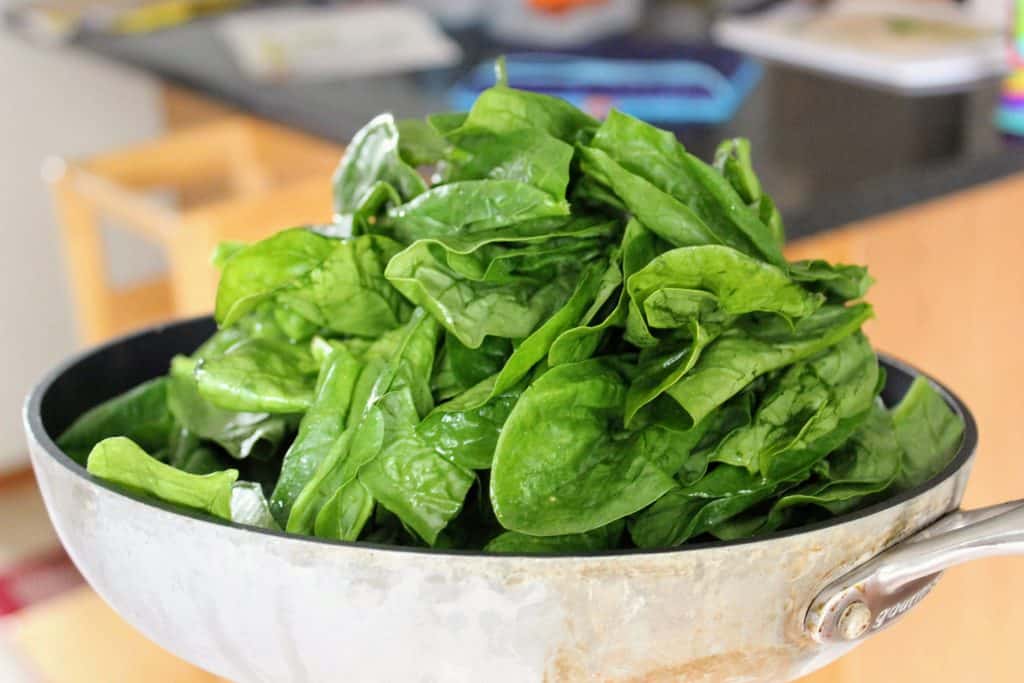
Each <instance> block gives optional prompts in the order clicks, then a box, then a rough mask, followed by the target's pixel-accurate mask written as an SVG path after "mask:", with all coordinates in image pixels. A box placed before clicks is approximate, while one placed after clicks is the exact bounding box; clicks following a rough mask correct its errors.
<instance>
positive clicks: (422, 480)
mask: <svg viewBox="0 0 1024 683" xmlns="http://www.w3.org/2000/svg"><path fill="white" fill-rule="evenodd" d="M372 410H373V411H374V412H377V413H378V414H379V415H380V420H381V422H382V424H383V445H382V446H381V448H380V450H379V451H378V452H377V453H376V454H375V455H374V456H373V457H372V458H370V459H369V460H368V462H366V464H364V465H363V466H362V468H360V470H359V482H360V483H361V484H363V486H365V487H366V489H367V490H368V491H369V492H370V493H371V494H372V495H373V497H374V498H375V499H376V500H377V501H378V502H379V503H380V504H381V505H383V506H384V507H386V508H387V509H388V510H391V511H392V512H394V513H395V514H396V515H398V517H399V518H400V519H401V520H402V522H403V523H405V524H407V525H408V526H410V527H411V528H412V529H414V530H415V531H416V533H417V534H418V535H419V536H420V537H421V538H422V539H423V540H424V541H426V542H427V543H428V544H431V545H433V543H434V542H435V541H436V539H437V535H438V534H439V533H440V532H441V530H442V529H444V528H445V526H447V525H448V522H450V521H451V520H452V519H453V518H454V517H455V515H456V514H458V512H459V510H460V509H461V508H462V503H463V500H464V499H465V496H466V493H467V492H468V491H469V488H470V486H471V485H472V484H473V475H472V474H471V473H470V472H469V471H467V470H465V469H463V468H462V467H459V466H457V465H455V464H453V463H451V462H449V461H448V460H447V459H445V458H443V457H441V456H440V455H439V454H438V453H436V452H435V450H434V448H433V447H432V445H431V444H429V443H428V442H426V441H424V440H423V439H422V438H420V434H419V433H418V432H417V431H416V425H417V423H418V421H419V418H418V415H417V413H416V410H415V405H414V404H413V401H412V399H411V395H410V392H408V391H397V392H391V393H389V394H386V395H385V396H383V397H382V398H381V400H380V401H378V402H377V403H376V404H375V405H374V407H373V409H372Z"/></svg>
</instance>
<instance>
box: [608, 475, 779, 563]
mask: <svg viewBox="0 0 1024 683" xmlns="http://www.w3.org/2000/svg"><path fill="white" fill-rule="evenodd" d="M786 486H787V483H786V482H782V483H780V482H776V481H771V480H767V481H766V480H764V479H762V478H761V477H759V476H757V475H753V474H750V472H748V471H747V470H745V469H744V468H742V467H733V466H731V465H718V466H716V467H714V468H713V469H712V470H711V471H710V472H708V474H707V476H705V477H703V478H702V479H700V480H699V481H697V482H696V483H695V484H692V485H691V486H687V487H681V488H674V489H672V490H670V491H669V492H668V493H666V494H665V495H664V496H662V497H661V498H659V499H658V501H657V502H655V503H654V505H652V506H650V507H649V508H647V509H646V510H644V511H643V512H641V513H640V514H638V515H636V516H634V517H633V518H632V519H630V520H629V525H628V527H629V534H630V536H631V537H632V539H633V542H634V543H635V544H636V545H637V546H638V547H640V548H671V547H673V546H677V545H679V544H681V543H684V542H686V541H687V540H689V539H691V538H693V537H694V536H699V535H700V534H702V533H705V532H707V531H709V530H710V529H712V528H715V527H718V526H720V525H721V524H723V523H724V522H725V521H727V520H729V519H732V518H733V517H736V516H737V515H739V514H740V513H742V512H744V511H745V510H748V509H750V508H751V507H753V506H754V505H757V504H758V503H760V502H762V501H765V500H768V499H769V498H771V497H772V496H773V495H775V494H776V492H777V491H778V490H779V489H784V488H785V487H786Z"/></svg>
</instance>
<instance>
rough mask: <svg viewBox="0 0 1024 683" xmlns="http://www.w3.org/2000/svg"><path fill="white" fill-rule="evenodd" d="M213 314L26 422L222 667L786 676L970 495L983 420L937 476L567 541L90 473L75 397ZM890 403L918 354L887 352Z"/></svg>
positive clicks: (124, 611) (828, 653) (108, 535)
mask: <svg viewBox="0 0 1024 683" xmlns="http://www.w3.org/2000/svg"><path fill="white" fill-rule="evenodd" d="M212 331H213V324H212V322H211V321H210V320H209V319H197V320H192V321H186V322H182V323H177V324H174V325H170V326H167V327H164V328H158V329H154V330H150V331H147V332H143V333H140V334H138V335H135V336H132V337H128V338H125V339H122V340H119V341H116V342H113V343H112V344H109V345H107V346H105V347H101V348H99V349H97V350H94V351H91V352H88V353H86V354H84V355H82V356H79V357H77V358H74V359H72V360H71V361H69V362H67V363H65V364H64V365H62V366H61V367H59V368H57V369H56V370H54V371H53V372H52V373H51V374H50V375H49V376H48V377H47V378H46V379H44V380H43V381H42V382H41V383H40V384H39V385H38V387H37V388H36V389H35V390H34V391H33V393H32V394H31V395H30V397H29V400H28V402H27V404H26V412H25V420H26V429H27V432H28V439H29V447H30V449H31V454H32V462H33V466H34V467H35V472H36V476H37V478H38V481H39V486H40V488H41V490H42V493H43V497H44V499H45V501H46V505H47V508H48V510H49V513H50V517H51V519H52V520H53V523H54V525H55V526H56V528H57V532H58V533H59V535H60V538H61V540H62V542H63V543H64V546H65V547H66V548H67V550H68V552H69V553H70V555H71V557H72V559H73V560H74V561H75V563H76V564H77V565H78V567H79V569H80V570H81V571H82V573H83V574H84V575H85V577H86V579H87V580H88V581H89V583H90V584H91V585H92V586H93V588H95V589H96V591H97V592H98V593H99V594H100V595H101V596H102V597H103V598H104V599H105V600H106V601H107V602H109V603H110V604H111V605H112V606H113V607H114V609H116V610H117V611H118V612H119V613H120V614H121V615H122V616H123V617H124V618H125V619H126V620H128V621H129V622H130V623H132V624H133V625H135V626H136V627H137V628H138V629H139V630H140V631H142V632H143V633H144V634H145V635H147V636H148V637H149V638H151V639H152V640H153V641H155V642H156V643H158V644H160V645H162V646H163V647H165V648H166V649H168V650H170V651H171V652H173V653H174V654H176V655H178V656H180V657H182V658H184V659H186V660H188V661H190V662H192V663H194V664H196V665H198V666H200V667H203V668H204V669H207V670H209V671H211V672H213V673H216V674H218V675H221V676H224V677H226V678H229V679H232V680H235V681H239V682H244V683H256V682H268V683H270V682H273V683H280V682H282V681H290V682H296V683H300V682H303V681H316V682H319V681H335V680H348V681H360V682H376V681H387V682H391V681H437V682H439V683H441V682H443V683H449V682H458V681H477V680H487V681H510V682H514V683H524V682H529V681H688V682H690V681H744V682H749V681H782V680H790V679H793V678H797V677H799V676H801V675H803V674H806V673H808V672H810V671H813V670H814V669H816V668H819V667H821V666H823V665H824V664H826V663H828V662H830V661H831V660H833V659H835V658H836V657H838V656H840V655H842V654H843V653H844V652H845V651H846V649H848V648H847V647H837V646H822V645H819V644H818V643H816V642H814V641H813V640H812V639H811V638H809V637H808V636H807V635H806V633H805V632H804V630H803V622H804V617H805V613H806V611H807V607H808V605H809V604H810V602H811V600H812V599H813V598H814V597H815V595H816V594H817V593H818V591H819V590H821V589H822V587H824V586H825V585H826V584H827V583H828V582H829V581H830V580H831V579H834V578H836V577H837V576H839V575H840V574H842V573H844V572H845V571H846V570H849V569H850V568H852V567H854V566H855V565H857V564H859V563H861V562H863V561H865V560H867V559H868V558H870V557H872V556H873V555H875V554H877V553H878V552H879V551H881V550H882V549H884V548H886V547H887V546H889V545H891V544H893V543H895V542H896V541H898V540H900V539H903V538H905V537H907V536H909V535H910V534H912V533H914V532H915V531H917V530H919V529H921V528H923V527H925V526H927V525H928V524H929V523H931V522H932V521H933V520H935V519H937V518H938V517H940V516H941V515H943V514H944V513H946V512H948V511H950V510H953V509H955V508H956V507H957V506H958V505H959V502H960V498H961V495H962V493H963V490H964V486H965V485H966V481H967V476H968V473H969V469H970V465H971V460H972V457H973V452H974V447H975V444H976V440H977V439H976V431H975V427H974V421H973V419H972V418H971V416H970V414H969V413H968V411H967V409H966V408H965V407H964V406H963V405H962V404H961V403H960V401H959V400H958V399H957V398H956V397H955V396H953V395H952V394H951V393H949V392H948V391H947V392H946V398H947V400H948V401H949V403H950V404H951V405H952V406H953V407H954V408H955V409H956V410H957V411H958V412H960V413H961V414H962V415H963V416H964V418H965V421H966V423H967V430H966V433H965V438H964V443H963V445H962V447H961V449H960V452H959V453H958V454H957V456H956V458H955V459H954V461H953V462H952V463H951V464H950V465H949V467H947V468H946V470H945V471H944V472H943V473H942V474H940V475H939V476H938V477H936V478H935V479H934V480H933V481H931V482H928V483H927V484H926V485H924V486H922V487H920V488H918V489H916V490H914V491H909V492H907V494H905V495H902V496H900V497H898V498H895V499H892V500H890V501H887V502H885V503H882V504H879V505H876V506H874V507H871V508H868V509H866V510H864V511H861V512H859V513H857V514H854V515H847V516H844V517H840V518H838V519H836V520H834V521H831V522H830V523H827V524H820V525H817V526H812V527H805V528H803V529H801V530H799V531H798V532H786V533H781V534H776V535H774V536H770V537H766V538H764V539H761V540H757V541H746V542H737V543H729V544H723V543H717V544H708V545H704V546H694V547H686V548H682V549H675V550H666V551H656V552H632V553H620V554H603V555H592V556H570V557H517V556H493V555H491V556H488V555H482V554H475V553H454V552H433V551H423V550H410V549H399V548H387V547H373V546H367V545H354V544H344V543H331V542H325V541H318V540H312V539H303V538H295V537H288V536H284V535H281V534H275V533H270V532H265V531H259V530H254V529H248V528H242V527H237V526H231V525H228V524H224V523H218V522H215V521H210V520H207V519H201V518H198V517H192V516H189V515H187V514H183V513H181V512H177V511H174V510H171V509H170V508H166V507H163V506H161V505H159V504H154V503H151V502H144V501H142V500H138V499H135V498H133V497H131V496H129V495H126V494H124V493H121V492H119V491H116V490H115V489H112V488H110V487H108V486H107V485H105V484H103V483H102V482H99V481H97V480H95V479H92V478H90V477H89V475H88V474H86V472H85V471H84V469H83V468H81V467H80V466H78V465H77V464H75V463H74V462H73V461H71V460H70V459H69V458H68V457H67V456H65V455H64V454H63V453H61V452H60V451H59V450H58V449H57V447H56V446H55V445H54V443H53V440H52V437H53V435H55V434H59V433H60V432H61V431H62V430H63V429H64V428H65V427H66V426H67V425H68V424H69V423H70V422H71V420H73V419H74V418H75V417H76V416H77V415H78V414H80V413H81V412H82V411H84V410H86V409H87V408H89V407H91V406H93V405H96V404H97V403H99V402H101V401H103V400H105V399H107V398H109V397H111V396H114V395H115V394H118V393H120V392H122V391H124V390H126V389H128V388H130V387H132V386H134V385H136V384H138V383H139V382H142V381H144V380H146V379H149V378H151V377H155V376H157V375H160V374H163V373H164V372H165V371H166V368H167V366H168V363H169V361H170V359H171V357H172V356H173V355H174V354H175V353H188V352H190V351H192V350H193V349H194V348H195V347H196V346H198V345H199V343H200V342H201V341H202V340H204V339H205V338H206V337H207V336H208V335H209V334H210V333H211V332H212ZM883 363H884V365H885V368H886V371H887V373H888V382H887V386H886V388H885V392H884V394H883V396H884V398H885V399H886V400H887V402H892V401H895V400H897V399H898V398H899V397H900V396H901V395H902V394H903V392H904V391H906V389H907V387H908V386H909V385H910V382H911V380H912V379H913V377H914V375H915V374H916V371H915V370H913V369H911V368H909V367H907V366H904V365H902V364H899V363H897V362H895V361H892V360H888V359H883Z"/></svg>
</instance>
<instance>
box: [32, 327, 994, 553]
mask: <svg viewBox="0 0 1024 683" xmlns="http://www.w3.org/2000/svg"><path fill="white" fill-rule="evenodd" d="M209 318H210V316H197V317H193V318H185V319H181V320H175V321H171V322H168V323H164V324H160V325H155V326H152V327H147V328H144V329H141V330H137V331H135V332H131V333H128V334H126V335H123V336H120V337H117V338H115V339H112V340H110V341H107V342H106V343H104V344H102V345H99V346H95V347H92V348H89V349H86V350H84V351H81V352H79V353H77V354H74V355H72V356H71V357H69V358H67V359H66V360H64V361H63V362H62V363H60V364H58V365H57V366H56V367H54V368H53V369H51V370H50V371H49V372H47V373H46V374H45V375H44V376H43V378H42V379H41V380H40V381H39V382H38V383H36V385H35V386H34V387H33V388H32V390H31V391H30V392H29V394H28V397H27V398H26V399H25V405H24V411H23V421H24V426H25V430H26V432H27V434H28V436H29V438H30V439H31V440H32V441H34V442H35V444H36V445H38V446H39V447H40V448H41V449H42V450H43V451H45V452H46V453H47V455H49V456H50V457H51V458H53V459H54V460H56V461H57V462H58V463H59V464H60V465H62V466H63V467H64V468H66V469H67V470H68V471H70V472H71V473H72V474H74V475H76V476H78V477H80V478H82V479H85V480H86V481H88V482H89V483H91V484H93V485H95V486H98V487H100V488H102V489H105V490H107V491H109V492H111V493H114V494H117V495H119V496H123V497H125V498H127V499H129V500H131V501H134V502H135V503H138V504H140V505H144V506H147V507H150V508H155V509H157V510H161V511H163V512H165V513H168V514H172V515H177V516H180V517H186V518H189V519H193V520H197V521H200V522H204V523H207V524H214V525H217V526H221V527H225V528H228V529H235V530H239V531H244V532H249V533H257V534H263V535H267V536H271V537H275V538H279V539H285V540H288V541H294V542H304V543H315V544H318V545H326V546H341V547H346V548H353V549H366V550H373V551H376V552H386V553H404V554H413V555H428V556H432V557H459V558H480V559H487V560H500V559H502V558H530V559H531V560H567V559H568V560H571V559H581V558H587V559H605V558H612V557H632V556H637V555H669V554H674V553H691V552H695V551H699V550H709V549H720V548H732V547H737V546H753V545H754V544H757V543H767V542H771V541H774V540H779V539H784V538H789V537H792V536H798V535H802V534H810V533H813V532H816V531H822V530H825V529H829V528H831V527H838V526H842V525H843V524H848V523H851V522H855V521H857V520H860V519H864V518H866V517H870V516H872V515H876V514H879V513H882V512H884V511H886V510H889V509H892V508H895V507H897V506H899V505H901V504H903V503H905V502H907V501H909V500H912V499H914V498H917V497H918V496H920V495H923V494H924V493H927V492H928V491H930V490H932V489H934V488H936V487H938V486H940V485H941V484H943V483H944V482H945V481H947V480H949V479H950V478H952V477H954V476H955V475H956V474H957V473H958V472H959V471H960V470H961V469H962V468H963V467H965V466H967V465H968V464H969V463H970V461H971V458H972V457H973V455H974V452H975V449H976V448H977V443H978V428H977V424H976V422H975V420H974V416H973V415H972V414H971V411H970V410H969V409H968V408H967V406H966V404H964V402H963V401H962V400H961V399H960V398H959V396H957V395H956V393H954V392H953V391H952V390H951V389H949V388H948V387H947V386H946V385H944V384H943V383H942V382H939V381H938V380H936V379H935V378H934V377H932V376H931V375H929V374H928V373H925V372H923V371H921V370H920V369H918V368H917V367H915V366H913V365H911V364H910V363H907V362H905V361H903V360H900V359H898V358H895V357H893V356H890V355H888V354H886V353H880V352H879V353H878V358H879V360H880V361H881V362H882V364H883V365H886V366H890V367H892V368H895V369H897V370H901V371H903V372H905V373H907V374H910V375H912V376H918V375H920V376H923V377H925V378H926V379H927V380H928V381H929V382H931V383H932V385H933V386H935V387H936V388H937V389H938V390H939V392H940V394H941V395H942V396H943V398H945V399H946V402H947V403H948V404H949V405H950V406H951V407H952V408H953V409H954V410H955V411H956V413H957V414H958V415H959V416H960V417H961V418H962V419H963V421H964V434H963V438H962V440H961V442H960V448H959V449H958V451H957V453H956V455H955V456H954V457H953V459H952V460H951V461H950V462H949V464H948V465H946V467H945V468H944V469H943V470H942V471H941V472H940V473H939V474H937V475H935V476H934V477H932V478H931V479H929V480H928V481H926V482H924V483H923V484H920V485H918V486H916V487H914V488H911V489H908V490H906V491H903V492H901V493H900V494H899V495H896V496H893V497H892V498H888V499H886V500H882V501H879V502H877V503H874V504H872V505H869V506H867V507H864V508H862V509H859V510H855V511H853V512H850V513H847V514H845V515H840V516H838V517H834V518H832V519H828V520H823V521H821V522H815V523H814V524H808V525H805V526H801V527H795V528H793V529H785V530H782V531H776V532H773V533H771V534H765V535H764V536H756V537H753V538H745V539H738V540H734V541H708V542H704V543H694V544H685V545H683V546H680V547H675V548H644V549H641V548H631V549H627V550H613V551H604V552H591V553H572V554H561V555H551V554H542V553H501V554H498V553H485V552H482V551H478V550H451V549H433V548H417V547H412V546H398V545H384V544H378V543H366V542H362V541H335V540H330V539H323V538H315V537H312V536H299V535H296V534H289V533H285V532H284V531H276V530H272V529H263V528H259V527H253V526H248V525H244V524H236V523H233V522H229V521H227V520H220V519H215V518H213V517H207V516H205V515H202V514H199V513H195V514H193V513H190V512H188V511H185V510H182V509H180V508H177V507H175V506H173V505H170V504H167V503H163V502H161V501H157V500H151V499H147V498H143V497H141V496H135V495H132V494H130V493H127V492H125V491H124V490H122V489H120V488H119V487H117V486H115V485H113V484H110V483H107V482H105V481H103V480H102V479H99V478H97V477H94V476H92V475H91V474H89V473H88V472H87V471H86V469H85V468H84V467H83V466H81V465H79V464H78V463H77V462H75V461H74V460H72V459H71V457H70V456H68V455H67V454H66V453H64V452H63V451H62V450H61V449H60V448H58V446H57V444H56V443H55V442H54V440H53V439H52V438H51V437H50V435H49V434H48V433H47V432H46V429H45V428H44V427H43V421H42V412H41V406H42V402H43V398H44V397H45V396H46V393H47V391H48V390H49V389H50V387H51V386H52V385H53V384H54V383H56V381H57V380H58V379H59V378H61V377H62V376H64V375H65V374H66V373H68V372H71V371H73V370H74V368H75V367H76V366H77V365H79V364H80V363H82V362H84V361H86V360H88V359H90V358H92V357H94V356H98V355H100V354H103V353H105V352H107V351H108V350H109V349H110V348H111V347H114V346H118V345H121V344H126V343H131V342H133V341H136V340H138V339H139V338H141V337H144V336H146V335H150V334H159V333H161V332H164V331H166V330H168V329H170V328H173V327H178V326H186V325H189V324H195V323H198V322H200V321H203V320H209Z"/></svg>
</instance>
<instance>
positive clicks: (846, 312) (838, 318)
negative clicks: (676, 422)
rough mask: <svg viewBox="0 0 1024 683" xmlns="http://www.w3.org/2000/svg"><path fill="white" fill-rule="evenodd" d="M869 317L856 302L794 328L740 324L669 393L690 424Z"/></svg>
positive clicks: (822, 311)
mask: <svg viewBox="0 0 1024 683" xmlns="http://www.w3.org/2000/svg"><path fill="white" fill-rule="evenodd" d="M871 314H872V309H871V307H870V306H869V305H867V304H856V305H854V306H849V307H841V306H822V307H821V308H819V309H818V310H817V311H815V312H814V313H813V314H811V315H809V316H807V317H806V318H803V319H801V320H800V321H798V322H797V323H796V324H795V325H792V326H791V325H790V324H789V323H788V322H786V321H785V320H784V319H782V318H780V317H778V316H774V317H769V318H767V319H759V320H755V321H743V320H741V321H740V322H738V323H737V324H736V326H735V327H733V328H730V329H729V330H727V331H726V332H724V333H723V334H722V335H721V336H720V337H719V338H718V339H717V340H715V341H714V342H713V343H711V344H710V345H709V346H708V347H707V348H706V349H705V350H704V352H703V353H702V354H701V357H700V359H699V360H698V361H697V362H696V364H694V366H693V368H692V369H691V370H690V371H689V372H688V373H686V375H684V376H683V378H682V379H680V380H679V381H678V382H676V383H675V384H674V385H672V387H670V388H669V389H668V390H667V393H668V395H669V396H671V397H672V398H674V399H675V400H676V401H677V402H678V403H679V405H680V406H682V407H683V409H684V410H685V411H686V412H687V414H689V416H690V418H691V419H692V420H693V422H694V423H697V422H700V421H701V420H703V419H704V417H706V416H707V415H708V414H709V413H710V412H711V411H713V410H714V409H715V408H717V407H718V406H720V405H721V404H722V403H724V402H725V401H726V400H727V399H729V398H730V397H732V396H735V395H736V394H737V393H739V392H740V390H742V389H743V387H745V386H747V385H748V384H749V383H750V382H752V381H753V380H754V379H755V378H757V377H759V376H760V375H763V374H765V373H766V372H770V371H772V370H776V369H778V368H781V367H784V366H785V365H788V364H791V363H795V362H797V361H800V360H803V359H804V358H808V357H809V356H812V355H814V354H816V353H818V352H819V351H822V350H823V349H826V348H828V347H829V346H832V345H833V344H836V343H838V342H839V341H840V340H842V339H843V338H844V337H847V336H849V335H851V334H853V333H854V332H856V331H857V330H858V329H860V326H861V325H862V324H863V323H864V321H866V320H867V319H868V318H870V317H871Z"/></svg>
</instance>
